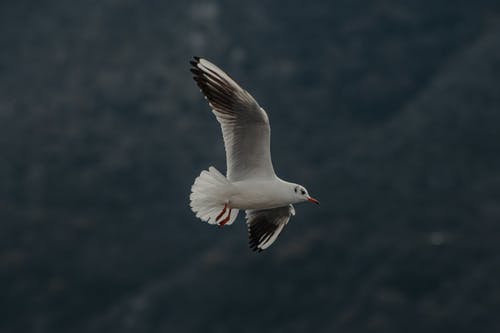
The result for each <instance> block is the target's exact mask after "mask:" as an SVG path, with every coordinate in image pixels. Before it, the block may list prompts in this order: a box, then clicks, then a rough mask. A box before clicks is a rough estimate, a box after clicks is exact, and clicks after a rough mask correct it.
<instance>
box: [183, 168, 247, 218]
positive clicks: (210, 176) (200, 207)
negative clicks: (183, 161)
mask: <svg viewBox="0 0 500 333" xmlns="http://www.w3.org/2000/svg"><path fill="white" fill-rule="evenodd" d="M230 190H231V182H229V180H228V179H227V178H226V177H225V176H224V175H223V174H221V173H220V172H219V171H218V170H217V169H216V168H214V167H210V168H208V171H206V170H203V171H202V172H201V173H200V175H199V176H198V177H197V178H196V179H195V181H194V184H193V186H192V187H191V195H190V196H189V198H190V200H191V204H190V206H191V210H192V211H193V212H194V213H195V214H196V217H198V218H200V219H201V220H203V221H206V222H208V223H210V224H221V225H222V224H232V223H233V222H234V220H235V219H236V217H237V216H238V210H237V209H225V205H226V204H227V197H228V193H230ZM222 212H224V214H221V213H222ZM217 217H219V219H218V220H217Z"/></svg>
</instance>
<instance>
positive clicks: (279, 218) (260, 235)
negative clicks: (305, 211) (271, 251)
mask: <svg viewBox="0 0 500 333" xmlns="http://www.w3.org/2000/svg"><path fill="white" fill-rule="evenodd" d="M293 215H295V209H294V208H293V206H292V205H288V206H283V207H278V208H272V209H259V210H247V211H246V219H247V227H248V237H249V245H250V248H251V249H252V250H253V251H259V252H260V251H262V250H265V249H267V248H268V247H269V246H271V244H272V243H274V241H275V240H276V238H277V237H278V235H279V234H280V232H281V230H283V227H284V226H285V225H286V224H287V223H288V221H289V220H290V217H291V216H293Z"/></svg>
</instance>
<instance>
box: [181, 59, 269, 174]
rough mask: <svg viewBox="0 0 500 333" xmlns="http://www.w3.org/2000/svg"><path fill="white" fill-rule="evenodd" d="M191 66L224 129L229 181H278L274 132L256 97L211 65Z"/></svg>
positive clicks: (196, 61)
mask: <svg viewBox="0 0 500 333" xmlns="http://www.w3.org/2000/svg"><path fill="white" fill-rule="evenodd" d="M191 65H192V66H193V68H191V72H193V74H194V77H193V78H194V80H195V81H196V83H197V84H198V86H199V87H200V89H201V91H202V92H203V94H204V95H205V97H206V99H207V100H208V103H209V104H210V106H211V107H212V110H213V113H214V114H215V116H216V117H217V120H218V121H219V123H220V125H221V127H222V135H223V137H224V145H225V146H226V163H227V178H228V179H229V180H230V181H238V180H243V179H249V178H272V177H274V176H275V173H274V169H273V164H272V162H271V152H270V143H271V129H270V127H269V119H268V117H267V114H266V112H265V111H264V109H262V108H261V107H260V106H259V104H258V103H257V101H256V100H255V99H254V98H253V97H252V95H250V94H249V93H248V92H247V91H246V90H244V89H243V88H241V87H240V86H239V85H238V84H237V83H236V82H234V81H233V80H232V79H231V78H230V77H229V76H228V75H227V74H226V73H224V72H223V71H222V70H221V69H220V68H218V67H217V66H215V65H214V64H212V63H211V62H209V61H207V60H205V59H201V58H198V57H194V60H193V61H191Z"/></svg>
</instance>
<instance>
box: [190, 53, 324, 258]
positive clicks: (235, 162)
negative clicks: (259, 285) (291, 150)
mask: <svg viewBox="0 0 500 333" xmlns="http://www.w3.org/2000/svg"><path fill="white" fill-rule="evenodd" d="M191 64H192V66H193V68H192V69H191V71H192V72H193V74H194V80H195V81H196V83H197V84H198V86H199V87H200V89H201V91H202V92H203V94H204V95H205V97H206V99H207V100H208V102H209V104H210V106H211V107H212V111H213V113H214V114H215V116H216V118H217V120H218V121H219V123H220V125H221V128H222V134H223V137H224V145H225V148H226V162H227V177H226V176H224V175H223V174H221V173H220V172H219V171H218V170H217V169H215V168H214V167H210V168H209V169H208V171H207V170H204V171H202V172H201V174H200V176H198V177H197V178H196V179H195V182H194V184H193V186H192V188H191V195H190V199H191V209H192V210H193V212H195V213H196V216H197V217H199V218H200V219H202V220H203V221H206V222H208V223H210V224H217V225H219V226H222V225H229V224H232V223H233V222H234V220H235V219H236V217H237V216H238V211H239V210H245V211H246V219H247V225H248V230H249V237H250V247H251V248H252V249H253V250H259V251H262V250H264V249H266V248H267V247H269V246H270V245H271V244H272V243H273V242H274V241H275V240H276V238H277V236H278V235H279V233H280V232H281V230H282V229H283V227H284V226H285V225H286V224H287V223H288V220H289V219H290V216H292V215H295V209H294V208H293V206H292V204H294V203H299V202H303V201H311V202H314V203H318V201H317V200H316V199H314V198H312V197H310V196H309V194H308V193H307V190H306V189H305V188H304V187H303V186H300V185H298V184H295V183H290V182H286V181H284V180H281V179H280V178H279V177H278V176H276V174H275V172H274V168H273V165H272V162H271V152H270V142H271V128H270V126H269V118H268V116H267V114H266V112H265V111H264V109H263V108H261V107H260V106H259V104H258V103H257V102H256V101H255V99H254V98H253V97H252V96H251V95H250V94H249V93H248V92H247V91H246V90H244V89H242V88H241V87H240V86H239V85H238V84H237V83H236V82H235V81H233V79H231V78H230V77H229V76H228V75H227V74H226V73H224V72H223V71H222V70H221V69H220V68H218V67H217V66H215V65H214V64H212V63H211V62H209V61H207V60H205V59H201V58H198V57H195V58H194V60H193V61H192V62H191Z"/></svg>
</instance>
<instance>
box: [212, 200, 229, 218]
mask: <svg viewBox="0 0 500 333" xmlns="http://www.w3.org/2000/svg"><path fill="white" fill-rule="evenodd" d="M226 209H227V203H225V204H224V209H222V211H221V212H220V214H219V215H217V217H216V218H215V222H219V219H220V218H221V217H222V215H224V213H225V212H226Z"/></svg>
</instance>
